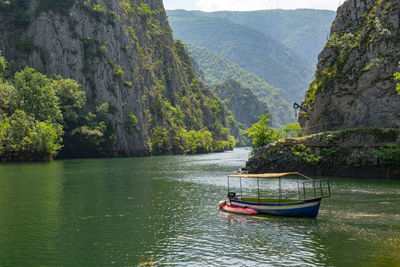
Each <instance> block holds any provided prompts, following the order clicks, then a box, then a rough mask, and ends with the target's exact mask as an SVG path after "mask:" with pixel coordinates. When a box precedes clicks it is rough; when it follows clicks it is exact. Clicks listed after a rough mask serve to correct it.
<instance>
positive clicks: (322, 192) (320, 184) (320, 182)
mask: <svg viewBox="0 0 400 267" xmlns="http://www.w3.org/2000/svg"><path fill="white" fill-rule="evenodd" d="M319 187H320V189H321V197H322V196H323V195H324V191H323V190H322V180H319Z"/></svg>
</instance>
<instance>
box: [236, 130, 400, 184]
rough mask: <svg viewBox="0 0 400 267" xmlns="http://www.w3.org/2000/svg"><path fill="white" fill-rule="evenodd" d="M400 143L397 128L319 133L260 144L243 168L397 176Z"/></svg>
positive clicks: (325, 173) (327, 173)
mask: <svg viewBox="0 0 400 267" xmlns="http://www.w3.org/2000/svg"><path fill="white" fill-rule="evenodd" d="M399 144H400V130H399V129H380V128H364V129H361V128H359V129H348V130H341V131H333V132H324V133H318V134H313V135H309V136H306V137H303V138H293V139H291V138H289V139H286V140H281V141H278V142H275V143H272V144H270V145H268V146H265V147H262V148H260V149H259V150H258V151H257V152H256V153H255V155H253V157H251V158H250V159H249V161H248V162H247V164H246V167H245V168H244V170H245V171H249V172H251V173H264V172H288V171H298V172H301V173H304V174H309V175H320V176H336V177H341V176H347V177H362V178H395V179H399V178H400V161H399V156H400V146H398V145H399Z"/></svg>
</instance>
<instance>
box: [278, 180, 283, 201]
mask: <svg viewBox="0 0 400 267" xmlns="http://www.w3.org/2000/svg"><path fill="white" fill-rule="evenodd" d="M281 198H282V182H281V177H279V204H280V203H281Z"/></svg>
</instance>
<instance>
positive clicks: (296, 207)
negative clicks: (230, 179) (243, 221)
mask: <svg viewBox="0 0 400 267" xmlns="http://www.w3.org/2000/svg"><path fill="white" fill-rule="evenodd" d="M230 203H231V206H233V207H241V208H251V209H254V210H256V211H258V212H259V213H262V214H270V215H279V216H294V217H308V218H315V217H317V215H318V211H319V206H320V204H321V198H315V199H310V200H304V201H299V202H294V203H282V204H265V203H254V202H246V201H241V200H236V199H231V200H230Z"/></svg>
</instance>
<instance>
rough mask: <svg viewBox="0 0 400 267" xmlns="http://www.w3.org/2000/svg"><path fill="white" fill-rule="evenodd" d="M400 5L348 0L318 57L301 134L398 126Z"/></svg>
mask: <svg viewBox="0 0 400 267" xmlns="http://www.w3.org/2000/svg"><path fill="white" fill-rule="evenodd" d="M399 13H400V0H387V1H372V0H348V1H346V2H345V3H344V4H343V5H342V6H341V7H340V8H339V9H338V12H337V17H336V20H335V21H334V23H333V25H332V28H331V36H330V39H329V41H328V43H327V44H326V46H325V48H324V50H323V51H322V52H321V53H320V55H319V62H318V65H317V72H316V74H315V80H314V82H313V83H312V84H311V85H310V88H309V89H308V91H307V94H306V98H305V100H304V101H303V104H302V106H303V107H304V108H306V109H307V112H302V113H301V114H300V117H299V122H300V124H301V126H302V128H303V131H304V132H305V134H311V133H317V132H322V131H326V130H337V129H342V128H352V127H362V126H364V127H371V126H377V127H383V128H390V127H398V126H400V96H399V95H398V94H397V91H396V81H395V80H394V79H393V74H394V73H395V72H398V71H400V69H399V64H398V63H399V61H400V28H399Z"/></svg>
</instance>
